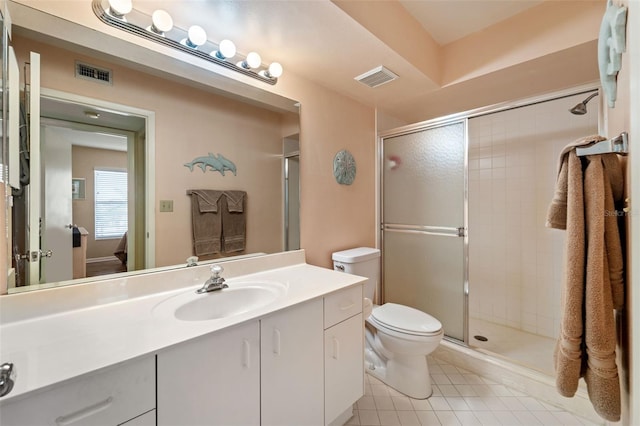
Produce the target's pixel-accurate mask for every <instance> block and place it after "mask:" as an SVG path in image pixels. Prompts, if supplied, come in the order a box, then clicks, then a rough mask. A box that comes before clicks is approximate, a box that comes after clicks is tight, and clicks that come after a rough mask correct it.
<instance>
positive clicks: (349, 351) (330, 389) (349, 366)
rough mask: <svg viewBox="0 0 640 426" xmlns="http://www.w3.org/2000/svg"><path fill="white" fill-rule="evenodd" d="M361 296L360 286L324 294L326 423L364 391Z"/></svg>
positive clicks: (350, 404) (332, 419)
mask: <svg viewBox="0 0 640 426" xmlns="http://www.w3.org/2000/svg"><path fill="white" fill-rule="evenodd" d="M362 300H363V298H362V286H355V287H351V288H348V289H345V290H341V291H338V292H336V293H333V294H330V295H328V296H325V298H324V327H325V330H324V386H325V387H324V412H325V424H332V422H333V421H334V420H335V419H336V418H338V417H339V416H340V415H341V414H343V413H344V412H345V411H347V410H348V409H349V408H350V407H351V406H352V405H353V404H354V403H355V402H356V401H357V400H358V399H360V397H362V395H364V323H363V318H362ZM345 420H347V419H345ZM339 423H340V424H342V422H339Z"/></svg>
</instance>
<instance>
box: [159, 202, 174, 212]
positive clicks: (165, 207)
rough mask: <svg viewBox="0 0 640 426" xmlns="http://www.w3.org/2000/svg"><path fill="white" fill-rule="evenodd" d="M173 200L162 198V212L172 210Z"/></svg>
mask: <svg viewBox="0 0 640 426" xmlns="http://www.w3.org/2000/svg"><path fill="white" fill-rule="evenodd" d="M172 211H173V200H160V212H172Z"/></svg>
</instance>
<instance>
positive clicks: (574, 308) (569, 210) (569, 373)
mask: <svg viewBox="0 0 640 426" xmlns="http://www.w3.org/2000/svg"><path fill="white" fill-rule="evenodd" d="M564 158H565V163H563V165H562V173H561V174H560V176H559V177H558V185H559V186H564V187H565V190H566V191H567V192H566V193H565V194H564V195H563V196H559V194H560V193H561V191H559V190H558V189H557V188H556V196H554V200H553V201H552V203H551V207H550V208H549V214H548V216H547V224H548V225H549V223H551V224H552V225H554V226H553V227H555V228H559V229H566V230H567V237H566V241H565V271H564V279H563V293H562V303H561V312H562V321H561V324H560V334H559V336H558V341H557V343H556V348H555V353H554V359H555V368H556V387H557V389H558V392H559V393H560V395H562V396H566V397H572V396H573V395H575V393H576V390H577V389H578V380H579V379H580V376H582V371H583V370H584V369H583V367H582V361H583V360H582V351H583V348H582V339H583V331H584V324H583V321H582V316H583V299H584V276H585V270H584V265H585V257H584V252H585V228H584V223H585V222H584V191H583V188H582V163H581V161H580V158H578V156H576V153H575V150H573V151H571V152H569V154H568V155H566V156H565V157H564ZM558 200H560V201H558ZM562 200H564V202H563V201H562ZM559 212H560V213H559ZM562 213H564V215H563V214H562Z"/></svg>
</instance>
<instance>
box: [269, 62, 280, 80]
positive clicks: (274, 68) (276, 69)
mask: <svg viewBox="0 0 640 426" xmlns="http://www.w3.org/2000/svg"><path fill="white" fill-rule="evenodd" d="M282 71H283V70H282V65H280V64H279V63H278V62H272V63H271V65H269V70H268V74H269V76H271V77H272V78H278V77H280V76H281V75H282Z"/></svg>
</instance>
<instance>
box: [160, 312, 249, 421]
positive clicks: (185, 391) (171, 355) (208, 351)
mask: <svg viewBox="0 0 640 426" xmlns="http://www.w3.org/2000/svg"><path fill="white" fill-rule="evenodd" d="M157 362H158V378H157V380H158V410H157V411H158V426H176V425H205V424H207V425H228V426H231V425H242V426H248V425H258V424H260V325H259V322H258V321H257V320H255V321H251V322H249V323H244V324H241V325H239V326H235V327H231V328H228V329H224V330H221V331H218V332H215V333H213V334H210V335H206V336H202V337H199V338H197V339H194V340H191V341H188V342H185V343H182V344H179V345H177V346H174V347H171V348H168V349H166V350H163V351H162V352H159V353H158V355H157Z"/></svg>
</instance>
